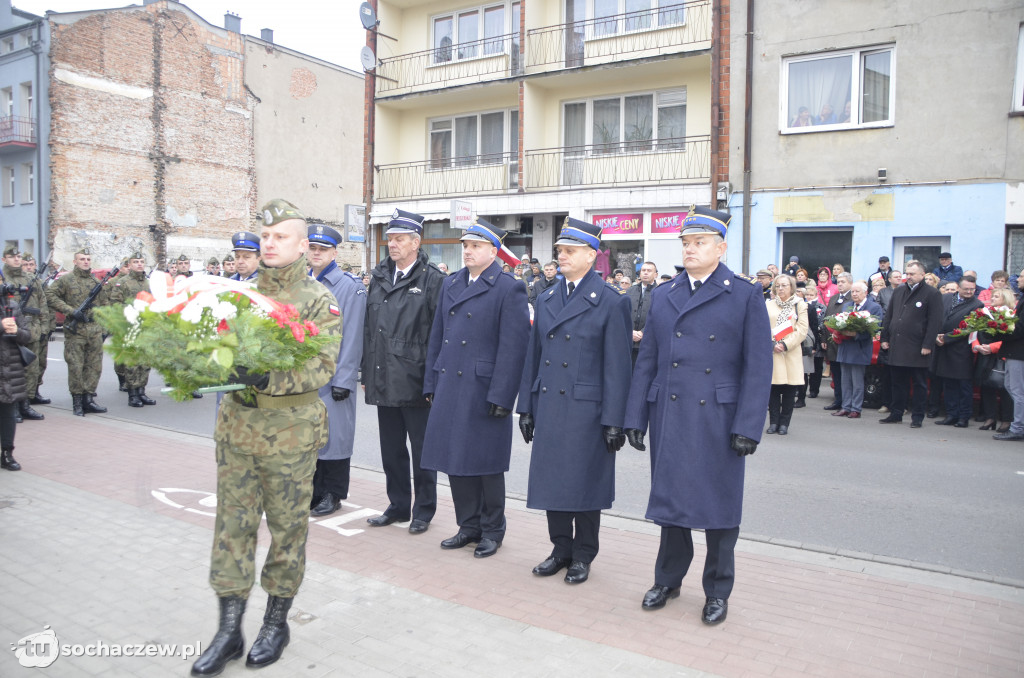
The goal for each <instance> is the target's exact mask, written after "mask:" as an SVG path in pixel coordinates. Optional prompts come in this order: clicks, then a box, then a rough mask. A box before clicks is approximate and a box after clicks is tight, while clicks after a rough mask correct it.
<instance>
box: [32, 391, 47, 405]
mask: <svg viewBox="0 0 1024 678" xmlns="http://www.w3.org/2000/svg"><path fill="white" fill-rule="evenodd" d="M28 402H29V404H31V405H49V404H50V399H49V398H47V397H45V396H44V395H43V394H42V393H38V392H37V393H36V394H35V395H34V396H32V397H31V398H29V399H28Z"/></svg>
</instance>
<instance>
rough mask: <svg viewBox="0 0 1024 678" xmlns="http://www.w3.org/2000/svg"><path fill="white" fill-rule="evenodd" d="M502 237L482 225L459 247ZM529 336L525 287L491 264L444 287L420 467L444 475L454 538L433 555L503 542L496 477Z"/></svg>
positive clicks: (501, 474)
mask: <svg viewBox="0 0 1024 678" xmlns="http://www.w3.org/2000/svg"><path fill="white" fill-rule="evenodd" d="M505 235H506V233H505V231H503V230H502V229H500V228H497V227H496V226H493V225H491V224H489V223H487V222H486V221H484V220H482V219H477V220H476V221H475V222H474V223H473V224H472V225H470V227H469V228H468V229H467V230H466V233H465V235H463V236H462V240H466V241H482V242H485V243H488V244H489V245H493V246H494V247H496V248H499V249H500V248H501V243H502V240H503V239H504V238H505ZM529 334H530V312H529V306H528V302H527V294H526V286H525V285H524V284H523V282H522V281H521V280H516V279H515V278H514V277H513V276H512V275H510V274H508V273H502V271H501V264H500V263H499V262H498V261H497V260H494V261H492V262H491V263H490V265H489V266H487V268H485V269H484V270H483V271H481V272H480V273H479V275H478V276H477V277H476V278H475V279H472V280H471V279H470V270H469V268H468V267H466V268H463V269H462V270H460V271H458V272H456V273H453V274H452V275H450V276H448V277H447V278H446V279H445V281H444V286H443V288H442V291H441V299H440V301H439V302H438V306H437V312H436V313H435V315H434V323H433V326H432V327H431V330H430V343H429V345H428V348H427V371H426V376H425V378H424V381H423V392H424V394H426V395H430V394H432V395H433V400H432V405H431V408H430V418H429V420H428V422H427V432H426V436H425V438H424V441H423V460H422V465H423V468H425V469H431V470H434V471H441V472H443V473H445V474H447V475H448V480H449V483H450V486H451V491H452V501H453V503H454V504H455V519H456V521H457V522H458V524H459V532H458V534H456V535H455V536H454V537H451V538H450V539H446V540H444V541H442V542H441V548H446V549H454V548H462V547H463V546H466V545H467V544H470V543H474V542H479V543H480V545H479V546H478V547H477V548H476V551H475V555H476V556H477V557H478V558H485V557H487V556H490V555H493V554H494V553H495V552H497V550H498V547H499V546H501V542H502V540H503V539H504V538H505V472H506V471H508V467H509V459H510V458H511V455H512V418H511V417H509V415H510V414H511V412H512V408H513V407H514V406H515V401H516V393H517V391H518V389H519V379H520V377H521V375H522V373H523V361H524V359H525V357H526V344H527V341H528V340H529Z"/></svg>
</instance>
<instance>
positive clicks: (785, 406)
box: [768, 384, 799, 426]
mask: <svg viewBox="0 0 1024 678" xmlns="http://www.w3.org/2000/svg"><path fill="white" fill-rule="evenodd" d="M798 388H799V386H797V385H796V384H772V391H771V394H770V395H769V396H768V421H769V422H770V423H772V424H778V425H779V426H789V422H790V421H791V420H792V419H793V403H794V402H796V391H797V389H798Z"/></svg>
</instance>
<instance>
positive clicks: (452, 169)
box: [374, 136, 711, 201]
mask: <svg viewBox="0 0 1024 678" xmlns="http://www.w3.org/2000/svg"><path fill="white" fill-rule="evenodd" d="M375 169H376V171H377V177H376V182H375V184H374V185H375V188H376V191H375V194H376V195H375V197H374V200H377V201H386V200H399V199H409V198H429V197H437V196H472V195H496V194H502V193H508V192H510V191H514V190H517V189H518V188H519V163H518V162H517V159H516V154H514V153H495V154H491V155H481V156H469V157H464V158H444V159H437V160H427V161H419V162H403V163H396V164H393V165H378V166H377V167H376V168H375ZM523 170H524V171H523V178H524V184H525V186H524V188H525V189H526V190H527V191H530V190H560V189H580V188H618V187H621V186H652V185H653V186H657V185H668V184H684V183H707V182H708V181H710V180H711V138H710V137H709V136H696V137H679V138H673V139H659V140H657V141H652V140H646V141H645V140H639V141H625V142H620V143H611V144H590V145H587V146H578V147H567V148H549V149H539V150H533V151H526V158H525V164H524V168H523Z"/></svg>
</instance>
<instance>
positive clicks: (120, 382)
mask: <svg viewBox="0 0 1024 678" xmlns="http://www.w3.org/2000/svg"><path fill="white" fill-rule="evenodd" d="M117 390H118V391H121V392H122V393H126V392H127V391H128V387H127V386H125V385H124V375H123V374H119V375H117Z"/></svg>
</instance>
